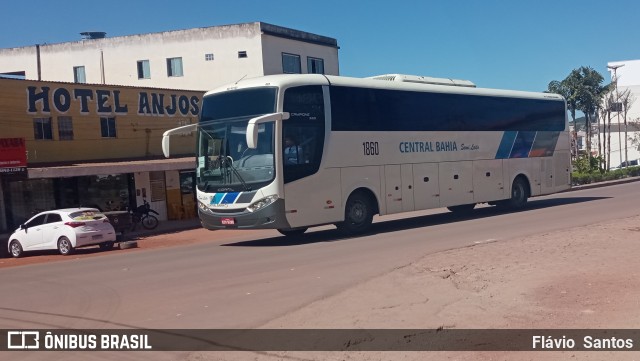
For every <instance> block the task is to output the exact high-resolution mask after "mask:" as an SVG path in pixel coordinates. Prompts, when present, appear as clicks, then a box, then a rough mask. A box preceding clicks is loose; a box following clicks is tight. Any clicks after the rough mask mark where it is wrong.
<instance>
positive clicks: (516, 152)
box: [509, 132, 537, 158]
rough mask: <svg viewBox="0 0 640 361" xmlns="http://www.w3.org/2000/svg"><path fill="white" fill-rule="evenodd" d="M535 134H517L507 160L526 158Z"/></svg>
mask: <svg viewBox="0 0 640 361" xmlns="http://www.w3.org/2000/svg"><path fill="white" fill-rule="evenodd" d="M536 133H537V132H518V135H517V136H516V140H515V141H514V142H513V148H511V154H509V158H528V157H529V152H530V151H531V147H532V146H533V141H534V140H535V139H536Z"/></svg>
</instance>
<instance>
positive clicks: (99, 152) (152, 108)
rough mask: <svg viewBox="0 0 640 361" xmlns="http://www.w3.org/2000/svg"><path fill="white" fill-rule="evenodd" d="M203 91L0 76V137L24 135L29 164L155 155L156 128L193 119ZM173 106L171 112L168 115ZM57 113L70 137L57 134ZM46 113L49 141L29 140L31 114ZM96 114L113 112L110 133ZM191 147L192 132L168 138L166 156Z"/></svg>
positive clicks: (157, 147)
mask: <svg viewBox="0 0 640 361" xmlns="http://www.w3.org/2000/svg"><path fill="white" fill-rule="evenodd" d="M47 88H48V90H47ZM203 94H204V93H203V92H199V91H184V90H167V89H154V88H134V87H124V86H113V85H89V84H73V83H57V82H40V81H30V80H16V79H0V138H14V137H19V138H25V139H26V143H27V152H28V155H27V162H28V164H30V165H33V164H37V163H49V162H65V161H86V160H98V159H100V160H102V159H104V160H107V159H123V158H143V157H160V156H161V155H162V148H161V139H162V133H163V132H164V131H165V130H168V129H171V128H175V127H177V126H180V125H186V124H190V123H195V122H197V114H198V112H199V109H200V100H201V99H202V95H203ZM161 98H162V104H161ZM173 99H175V107H174V106H173V103H174V102H173ZM83 102H84V103H85V105H86V107H85V108H84V109H83ZM47 108H48V109H47ZM173 111H174V112H175V114H173V115H170V114H169V113H170V112H173ZM162 113H164V114H162ZM60 116H67V117H71V118H72V124H73V140H60V139H59V134H58V117H60ZM49 117H51V125H52V134H53V140H35V135H34V121H33V119H34V118H49ZM100 117H115V119H116V138H103V137H102V135H101V127H100ZM194 149H195V136H194V135H189V136H174V137H172V139H171V153H172V155H179V154H183V155H191V154H193V152H194Z"/></svg>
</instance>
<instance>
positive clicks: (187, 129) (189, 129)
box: [162, 124, 198, 158]
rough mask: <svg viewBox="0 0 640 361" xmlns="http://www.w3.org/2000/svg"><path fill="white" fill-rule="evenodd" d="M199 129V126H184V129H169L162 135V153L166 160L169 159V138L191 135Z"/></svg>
mask: <svg viewBox="0 0 640 361" xmlns="http://www.w3.org/2000/svg"><path fill="white" fill-rule="evenodd" d="M197 127H198V124H189V125H184V126H182V127H177V128H173V129H169V130H167V131H166V132H164V133H163V134H162V153H163V154H164V156H165V158H169V155H170V148H169V137H170V136H172V135H175V134H190V133H191V132H193V131H195V130H196V128H197Z"/></svg>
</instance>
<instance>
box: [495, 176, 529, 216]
mask: <svg viewBox="0 0 640 361" xmlns="http://www.w3.org/2000/svg"><path fill="white" fill-rule="evenodd" d="M528 198H529V187H528V184H527V182H526V181H525V180H524V179H523V178H522V177H518V178H516V179H514V181H513V185H512V186H511V198H509V199H507V200H505V201H500V202H499V203H498V204H497V205H498V207H500V208H510V209H520V208H523V207H524V206H525V205H527V199H528Z"/></svg>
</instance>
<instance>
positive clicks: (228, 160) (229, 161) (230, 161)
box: [222, 156, 252, 192]
mask: <svg viewBox="0 0 640 361" xmlns="http://www.w3.org/2000/svg"><path fill="white" fill-rule="evenodd" d="M222 159H223V162H224V164H225V166H227V167H229V168H231V171H232V172H233V174H235V176H236V177H237V178H238V180H239V181H240V183H242V187H243V188H244V190H245V192H247V191H251V190H252V189H251V187H249V186H248V185H247V182H245V181H244V178H242V176H241V175H240V172H238V170H237V169H236V167H234V166H233V158H231V157H230V156H226V157H223V158H222Z"/></svg>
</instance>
